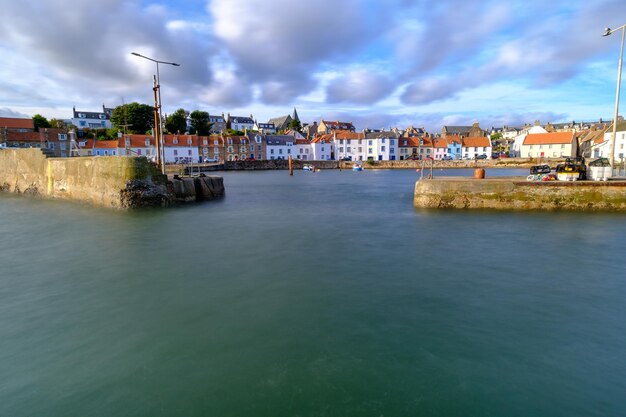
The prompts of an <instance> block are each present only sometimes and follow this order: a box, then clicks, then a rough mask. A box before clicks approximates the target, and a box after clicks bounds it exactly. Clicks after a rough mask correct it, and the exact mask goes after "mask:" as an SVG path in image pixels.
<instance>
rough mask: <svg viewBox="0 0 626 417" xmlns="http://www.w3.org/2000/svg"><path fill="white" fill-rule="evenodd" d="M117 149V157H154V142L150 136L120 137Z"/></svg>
mask: <svg viewBox="0 0 626 417" xmlns="http://www.w3.org/2000/svg"><path fill="white" fill-rule="evenodd" d="M117 147H118V154H119V155H123V156H124V155H128V156H145V157H147V158H149V159H151V158H155V157H156V142H155V140H154V138H153V137H152V136H150V135H122V136H121V137H120V138H119V139H118V144H117Z"/></svg>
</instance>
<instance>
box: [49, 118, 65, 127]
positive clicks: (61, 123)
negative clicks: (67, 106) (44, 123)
mask: <svg viewBox="0 0 626 417" xmlns="http://www.w3.org/2000/svg"><path fill="white" fill-rule="evenodd" d="M50 127H54V128H57V129H65V128H66V127H67V125H66V124H65V122H64V121H63V120H61V119H50Z"/></svg>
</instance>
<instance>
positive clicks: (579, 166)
mask: <svg viewBox="0 0 626 417" xmlns="http://www.w3.org/2000/svg"><path fill="white" fill-rule="evenodd" d="M556 179H557V180H559V181H579V180H585V179H587V167H586V166H585V158H583V157H576V158H565V162H563V163H562V164H558V165H557V166H556Z"/></svg>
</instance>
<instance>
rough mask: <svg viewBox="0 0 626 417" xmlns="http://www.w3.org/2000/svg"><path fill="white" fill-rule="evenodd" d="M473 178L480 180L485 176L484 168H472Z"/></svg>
mask: <svg viewBox="0 0 626 417" xmlns="http://www.w3.org/2000/svg"><path fill="white" fill-rule="evenodd" d="M474 178H475V179H477V180H482V179H484V178H485V170H484V169H483V168H476V169H475V170H474Z"/></svg>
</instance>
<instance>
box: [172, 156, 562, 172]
mask: <svg viewBox="0 0 626 417" xmlns="http://www.w3.org/2000/svg"><path fill="white" fill-rule="evenodd" d="M562 161H563V159H551V160H548V161H542V162H541V163H542V164H547V165H550V166H551V167H552V168H554V167H556V165H557V164H558V163H560V162H562ZM537 163H539V162H538V161H537V160H535V159H530V158H502V159H479V160H455V161H444V160H436V161H431V160H423V161H420V160H405V161H365V162H363V163H362V166H363V168H364V169H413V170H415V169H418V168H420V169H422V168H423V169H429V168H430V167H431V166H432V167H433V168H434V169H441V168H445V169H455V168H458V169H467V168H528V167H530V166H532V165H536V164H537ZM354 164H355V162H353V161H301V160H293V169H295V170H298V169H302V167H303V166H304V165H314V166H315V168H317V169H352V167H353V166H354ZM167 168H168V172H171V173H192V172H213V171H267V170H284V169H289V162H288V161H287V160H285V159H279V160H258V161H226V162H224V163H223V164H193V165H191V166H188V165H168V167H167Z"/></svg>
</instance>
